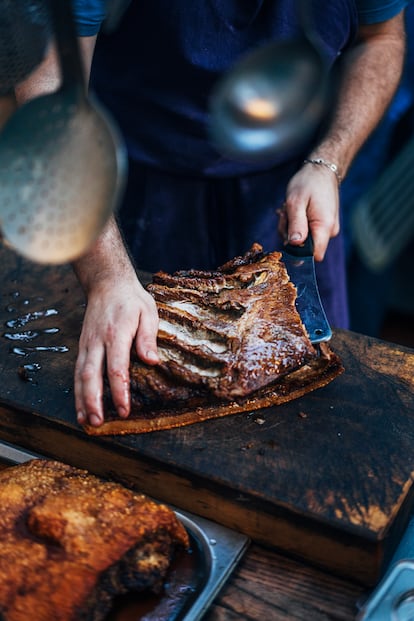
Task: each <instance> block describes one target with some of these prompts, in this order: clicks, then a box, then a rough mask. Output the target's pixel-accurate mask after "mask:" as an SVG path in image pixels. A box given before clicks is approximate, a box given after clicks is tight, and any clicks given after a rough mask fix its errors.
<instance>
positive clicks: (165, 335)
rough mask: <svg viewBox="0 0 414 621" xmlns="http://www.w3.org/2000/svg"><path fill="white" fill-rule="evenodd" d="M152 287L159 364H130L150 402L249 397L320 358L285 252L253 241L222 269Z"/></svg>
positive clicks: (158, 281)
mask: <svg viewBox="0 0 414 621" xmlns="http://www.w3.org/2000/svg"><path fill="white" fill-rule="evenodd" d="M148 290H149V291H150V293H151V294H152V295H153V296H154V298H155V300H156V302H157V307H158V311H159V317H160V326H159V333H158V351H159V356H160V360H161V363H160V364H159V365H157V366H156V367H151V368H148V367H145V365H143V364H142V363H141V362H139V361H138V360H134V361H133V362H132V364H131V377H132V391H133V393H135V392H138V393H140V395H141V396H142V397H143V399H144V401H145V402H146V403H149V402H150V401H151V400H158V401H161V402H164V404H165V402H167V401H174V399H175V397H174V392H175V391H176V392H177V395H180V394H184V393H185V390H186V388H185V387H188V391H189V393H191V394H193V393H194V390H195V389H197V388H198V390H199V391H201V392H202V393H203V394H205V395H209V394H210V395H211V396H214V397H215V398H219V399H224V400H227V401H231V400H237V399H243V398H245V397H246V396H248V395H250V394H252V393H253V392H255V391H257V390H259V389H260V388H263V387H264V386H267V385H269V384H270V383H272V382H274V381H275V380H276V379H277V378H279V377H282V376H283V375H285V374H287V373H289V372H291V371H293V370H294V369H297V368H299V367H300V366H302V365H303V364H305V363H306V362H307V361H309V360H311V359H312V358H315V357H316V356H317V352H316V350H315V348H314V347H313V346H312V344H311V342H310V340H309V337H308V335H307V333H306V330H305V328H304V326H303V324H302V322H301V319H300V316H299V314H298V312H297V310H296V307H295V300H296V289H295V287H294V285H293V284H292V283H291V282H290V281H289V277H288V274H287V271H286V268H285V266H284V264H283V262H282V261H281V254H280V253H279V252H272V253H268V254H265V253H263V249H262V247H261V246H260V245H258V244H254V245H253V246H252V248H251V249H250V250H249V252H247V253H246V254H245V255H244V256H242V257H236V258H235V259H233V260H232V261H229V262H228V263H226V264H225V265H223V266H222V267H220V268H218V269H217V270H216V271H211V272H202V271H197V270H189V271H180V272H176V273H175V274H166V273H165V272H158V273H157V274H155V276H154V278H153V282H152V283H151V284H150V285H149V286H148ZM183 391H184V392H183Z"/></svg>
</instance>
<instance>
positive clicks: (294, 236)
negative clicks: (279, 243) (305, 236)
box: [289, 233, 302, 242]
mask: <svg viewBox="0 0 414 621" xmlns="http://www.w3.org/2000/svg"><path fill="white" fill-rule="evenodd" d="M301 239H302V234H301V233H292V234H291V235H289V241H290V242H293V241H299V240H301Z"/></svg>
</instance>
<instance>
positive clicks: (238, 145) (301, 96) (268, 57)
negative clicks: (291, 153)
mask: <svg viewBox="0 0 414 621" xmlns="http://www.w3.org/2000/svg"><path fill="white" fill-rule="evenodd" d="M308 10H309V9H307V8H306V0H304V1H303V2H301V3H300V18H301V19H300V21H301V23H302V29H303V31H304V33H305V34H304V35H302V36H301V37H300V38H297V39H295V40H284V41H278V42H272V43H269V44H266V45H265V46H263V47H260V48H258V49H256V50H254V51H253V52H251V53H250V54H248V55H247V56H246V57H245V58H243V59H241V60H240V61H239V62H238V63H237V64H236V65H235V66H234V67H233V68H232V69H231V70H230V71H229V72H228V73H227V74H225V75H224V76H223V78H222V79H221V80H219V82H218V84H217V86H216V88H215V90H214V92H213V94H212V97H211V101H210V135H211V138H212V141H213V143H214V144H215V146H216V147H217V148H218V150H219V151H221V152H222V153H224V154H225V155H228V156H230V157H233V158H236V159H244V160H249V161H257V160H264V159H266V158H270V157H273V156H274V155H275V154H276V155H277V154H279V153H284V152H286V151H287V150H288V149H290V148H292V147H295V146H297V145H300V144H301V143H305V142H306V140H307V139H308V138H309V137H310V136H311V135H312V133H313V132H314V131H315V129H316V127H317V125H318V124H319V122H320V121H321V118H322V116H323V113H324V110H325V106H326V102H327V86H328V79H327V67H326V64H325V62H324V61H323V59H322V56H321V54H320V53H319V49H318V46H317V42H316V41H315V37H314V35H313V29H312V28H311V27H310V25H309V20H308V15H307V11H308Z"/></svg>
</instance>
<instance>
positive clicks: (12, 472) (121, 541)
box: [0, 460, 189, 621]
mask: <svg viewBox="0 0 414 621" xmlns="http://www.w3.org/2000/svg"><path fill="white" fill-rule="evenodd" d="M188 543H189V541H188V535H187V532H186V530H185V529H184V527H183V526H182V524H181V522H179V520H178V519H177V517H176V516H175V514H174V512H173V511H171V510H170V509H169V508H168V507H166V506H164V505H159V504H157V503H155V502H153V501H152V500H149V499H148V498H146V497H145V496H143V495H140V494H136V493H134V492H132V491H131V490H129V489H127V488H125V487H123V486H121V485H119V484H116V483H110V482H104V481H101V480H100V479H98V478H97V477H94V476H92V475H91V474H89V473H87V472H86V471H83V470H79V469H76V468H73V467H71V466H68V465H65V464H62V463H60V462H56V461H49V460H33V461H31V462H28V463H26V464H22V465H19V466H13V467H10V468H6V469H4V470H2V471H1V472H0V619H1V620H2V621H27V619H31V620H32V621H51V620H52V619H53V621H100V620H101V619H104V618H105V616H106V615H107V613H108V611H109V609H110V607H111V604H112V601H113V598H114V597H115V596H116V595H117V594H120V593H125V592H128V591H132V590H133V591H143V590H146V589H151V590H154V591H158V590H159V589H160V588H161V586H162V583H163V580H164V578H165V575H166V572H167V570H168V567H169V565H170V562H171V558H172V556H173V554H174V551H175V550H176V549H177V548H179V547H188Z"/></svg>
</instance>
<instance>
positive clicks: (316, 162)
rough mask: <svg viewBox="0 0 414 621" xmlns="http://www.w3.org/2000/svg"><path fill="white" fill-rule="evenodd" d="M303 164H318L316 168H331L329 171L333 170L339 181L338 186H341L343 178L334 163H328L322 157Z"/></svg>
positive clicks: (305, 161)
mask: <svg viewBox="0 0 414 621" xmlns="http://www.w3.org/2000/svg"><path fill="white" fill-rule="evenodd" d="M303 163H304V164H316V166H325V168H329V170H332V172H333V173H334V175H335V176H336V179H337V181H338V186H339V185H341V181H342V177H341V175H340V174H339V171H338V166H337V165H336V164H332V162H327V161H326V160H324V159H322V158H321V157H318V158H316V159H314V160H304V161H303Z"/></svg>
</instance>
